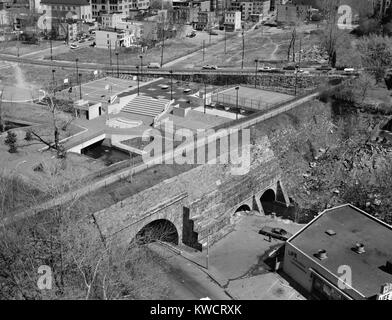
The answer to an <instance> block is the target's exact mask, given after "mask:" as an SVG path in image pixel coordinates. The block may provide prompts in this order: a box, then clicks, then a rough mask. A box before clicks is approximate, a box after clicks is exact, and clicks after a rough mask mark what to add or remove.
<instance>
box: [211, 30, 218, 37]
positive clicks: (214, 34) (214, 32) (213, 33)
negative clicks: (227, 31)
mask: <svg viewBox="0 0 392 320" xmlns="http://www.w3.org/2000/svg"><path fill="white" fill-rule="evenodd" d="M210 35H212V36H217V35H218V32H216V31H210Z"/></svg>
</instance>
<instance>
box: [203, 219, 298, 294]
mask: <svg viewBox="0 0 392 320" xmlns="http://www.w3.org/2000/svg"><path fill="white" fill-rule="evenodd" d="M264 226H270V227H278V228H283V229H285V230H286V231H288V232H290V233H291V234H294V233H296V232H297V231H298V230H299V229H301V228H302V225H299V224H295V223H293V222H291V221H288V220H281V219H278V218H275V219H272V218H270V217H263V216H259V215H255V214H243V215H242V216H241V218H240V220H239V221H238V223H237V224H236V226H235V229H234V231H232V232H231V233H229V234H228V235H227V236H226V237H224V238H223V239H221V240H219V241H218V242H217V243H215V244H213V245H212V246H211V247H210V249H209V271H210V272H211V274H212V275H213V276H216V277H217V278H219V279H221V281H222V282H226V283H225V285H224V286H225V288H226V290H227V291H228V292H229V293H230V295H231V296H233V297H234V298H236V299H251V300H253V299H254V300H291V299H301V300H302V299H304V298H303V297H302V296H301V295H300V294H299V293H298V292H297V291H296V290H295V289H294V288H292V287H291V286H290V284H289V283H288V282H287V281H286V280H285V279H283V278H282V277H281V276H280V275H278V274H277V273H275V272H273V271H271V270H270V267H269V266H268V265H266V264H265V263H264V260H265V257H266V253H267V252H269V251H270V250H272V249H273V248H275V247H278V246H280V245H282V243H283V242H282V241H280V240H276V239H271V242H269V238H268V237H267V236H263V235H261V234H259V230H260V229H261V228H263V227H264ZM197 255H198V261H199V263H200V264H203V265H205V264H206V250H203V252H202V253H199V254H197Z"/></svg>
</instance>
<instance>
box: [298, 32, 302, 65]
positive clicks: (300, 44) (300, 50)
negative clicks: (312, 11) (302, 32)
mask: <svg viewBox="0 0 392 320" xmlns="http://www.w3.org/2000/svg"><path fill="white" fill-rule="evenodd" d="M301 60H302V37H301V38H299V61H298V65H299V68H300V69H301Z"/></svg>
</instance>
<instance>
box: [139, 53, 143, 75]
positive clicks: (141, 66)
mask: <svg viewBox="0 0 392 320" xmlns="http://www.w3.org/2000/svg"><path fill="white" fill-rule="evenodd" d="M139 58H140V74H141V75H143V56H142V55H140V56H139Z"/></svg>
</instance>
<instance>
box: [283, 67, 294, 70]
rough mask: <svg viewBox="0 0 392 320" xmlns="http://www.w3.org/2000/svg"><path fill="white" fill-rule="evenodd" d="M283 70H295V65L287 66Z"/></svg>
mask: <svg viewBox="0 0 392 320" xmlns="http://www.w3.org/2000/svg"><path fill="white" fill-rule="evenodd" d="M283 70H295V66H285V67H283Z"/></svg>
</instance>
